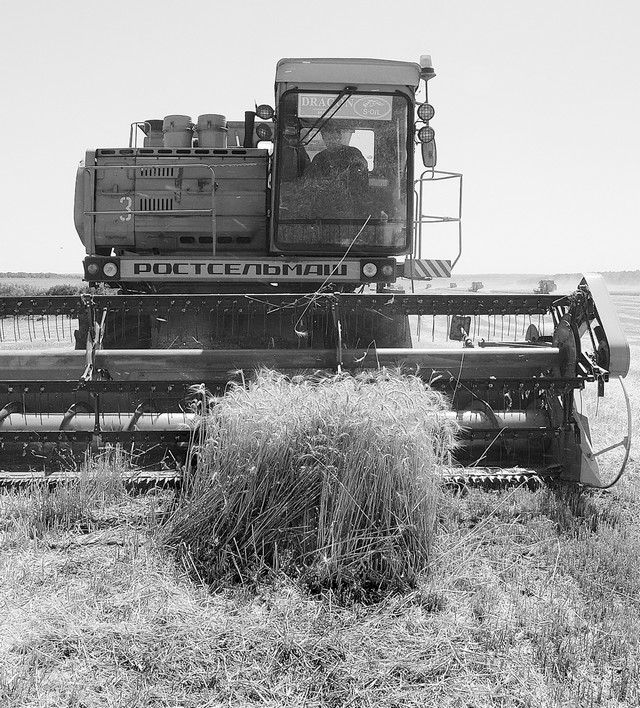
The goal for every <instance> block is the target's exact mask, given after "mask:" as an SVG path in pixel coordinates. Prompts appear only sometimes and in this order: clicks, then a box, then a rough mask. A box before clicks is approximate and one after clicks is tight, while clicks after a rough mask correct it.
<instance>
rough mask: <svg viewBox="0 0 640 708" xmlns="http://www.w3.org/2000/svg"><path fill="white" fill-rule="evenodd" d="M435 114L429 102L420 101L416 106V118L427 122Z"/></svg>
mask: <svg viewBox="0 0 640 708" xmlns="http://www.w3.org/2000/svg"><path fill="white" fill-rule="evenodd" d="M435 114H436V109H435V108H434V107H433V106H432V105H431V104H430V103H421V104H420V105H419V106H418V118H420V120H423V121H424V122H425V123H428V122H429V121H430V120H431V119H432V118H433V116H434V115H435Z"/></svg>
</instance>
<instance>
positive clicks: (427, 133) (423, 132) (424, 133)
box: [418, 125, 436, 143]
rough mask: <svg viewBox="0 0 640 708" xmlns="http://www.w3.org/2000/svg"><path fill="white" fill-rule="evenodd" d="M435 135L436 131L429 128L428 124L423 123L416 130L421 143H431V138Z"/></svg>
mask: <svg viewBox="0 0 640 708" xmlns="http://www.w3.org/2000/svg"><path fill="white" fill-rule="evenodd" d="M435 137H436V131H435V130H434V129H433V128H430V127H429V126H428V125H425V126H424V127H423V128H420V130H419V131H418V140H419V141H420V142H421V143H431V142H433V139H434V138H435Z"/></svg>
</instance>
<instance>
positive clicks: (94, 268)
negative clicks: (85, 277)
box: [87, 263, 100, 275]
mask: <svg viewBox="0 0 640 708" xmlns="http://www.w3.org/2000/svg"><path fill="white" fill-rule="evenodd" d="M99 270H100V268H99V267H98V264H97V263H89V265H88V266H87V273H89V275H97V274H98V271H99Z"/></svg>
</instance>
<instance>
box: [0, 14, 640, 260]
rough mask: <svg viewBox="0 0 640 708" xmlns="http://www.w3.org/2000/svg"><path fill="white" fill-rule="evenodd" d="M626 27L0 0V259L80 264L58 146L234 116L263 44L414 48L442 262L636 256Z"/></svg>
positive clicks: (67, 170)
mask: <svg viewBox="0 0 640 708" xmlns="http://www.w3.org/2000/svg"><path fill="white" fill-rule="evenodd" d="M639 27H640V2H638V0H608V1H607V2H601V1H600V0H598V1H596V0H536V1H535V2H533V1H532V0H526V1H525V0H482V1H481V2H480V1H479V0H411V1H407V0H392V1H391V2H388V3H384V2H379V3H373V2H371V1H370V0H367V1H366V2H364V1H360V0H351V1H349V0H322V2H319V3H315V4H314V3H302V2H299V1H292V0H278V1H277V2H274V3H269V2H265V1H264V0H261V2H257V1H256V0H244V1H243V2H238V3H222V2H216V1H215V0H206V1H202V0H192V1H191V2H188V3H180V2H166V0H156V1H155V2H148V0H147V1H145V2H142V1H141V0H126V1H123V0H110V2H107V3H105V2H95V1H94V0H57V1H56V2H50V0H34V1H33V2H30V3H17V2H16V3H9V4H8V5H7V6H6V7H5V9H4V10H3V22H2V28H1V29H0V61H1V65H2V67H3V70H2V78H1V79H0V80H1V82H2V96H3V102H2V104H3V108H2V110H1V111H0V130H1V134H2V139H3V149H2V156H3V164H2V170H1V171H0V181H1V187H2V188H1V190H0V206H1V209H2V229H3V233H2V238H3V248H2V252H1V255H0V271H16V270H26V271H54V272H80V271H81V261H82V258H83V256H84V249H83V247H82V246H81V244H80V241H79V239H78V237H77V235H76V232H75V229H74V226H73V218H72V210H73V190H74V181H75V173H76V167H77V164H78V162H79V161H80V160H81V159H82V157H83V155H84V151H85V150H86V149H88V148H95V147H121V146H126V145H127V144H128V139H129V126H130V124H131V123H132V122H133V121H139V120H145V119H148V118H162V117H163V116H165V115H168V114H173V113H179V114H187V115H191V116H193V118H194V120H195V119H196V118H197V116H198V115H200V114H202V113H222V114H224V115H226V116H227V118H228V119H230V120H232V119H233V120H241V119H242V118H243V116H244V111H245V110H250V109H251V108H252V107H253V105H254V102H256V101H257V102H258V103H273V81H274V74H275V65H276V62H277V61H278V59H280V58H282V57H315V56H317V57H322V56H325V57H326V56H333V57H375V58H383V59H398V60H404V61H418V60H419V57H420V55H421V54H431V55H432V58H433V64H434V68H435V70H436V73H437V77H436V78H435V79H434V80H433V81H431V82H430V86H429V90H430V101H431V103H432V104H433V105H434V106H435V109H436V116H435V118H434V119H433V121H432V122H431V124H432V126H433V127H434V128H435V130H436V133H437V144H438V168H440V169H443V170H451V171H455V172H462V173H463V174H464V208H463V222H464V251H463V257H462V259H461V261H460V263H459V265H458V272H461V273H472V272H477V273H491V272H493V273H527V272H528V273H550V274H551V273H560V272H579V271H582V272H585V271H590V270H599V271H607V270H636V269H639V268H640V258H639V257H638V256H639V253H640V246H639V245H638V244H639V242H640V228H639V226H640V216H639V209H638V198H639V195H640V142H639V140H638V129H637V127H638V115H639V113H640V91H639V90H638V85H639V84H638V82H639V81H640V79H639V76H640V41H638V28H639ZM434 234H435V232H434ZM434 238H435V235H434ZM443 248H444V245H443V244H440V246H438V244H434V249H433V255H434V256H439V257H441V256H443V255H449V256H452V255H455V249H454V248H453V245H452V247H451V248H450V249H449V252H448V254H443V253H442V250H443ZM424 255H425V256H426V255H430V254H426V253H425V254H424Z"/></svg>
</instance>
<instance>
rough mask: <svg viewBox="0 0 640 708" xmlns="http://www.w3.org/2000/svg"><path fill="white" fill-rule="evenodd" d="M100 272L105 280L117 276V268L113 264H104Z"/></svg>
mask: <svg viewBox="0 0 640 708" xmlns="http://www.w3.org/2000/svg"><path fill="white" fill-rule="evenodd" d="M102 272H103V273H104V274H105V276H106V277H107V278H113V277H114V275H118V266H117V265H116V264H115V263H105V264H104V266H103V268H102Z"/></svg>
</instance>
